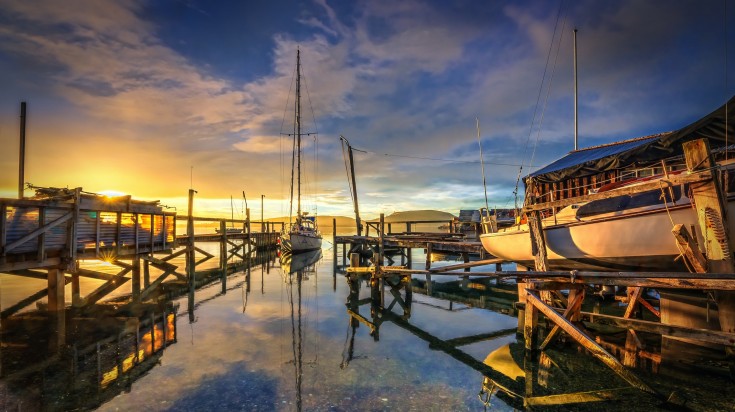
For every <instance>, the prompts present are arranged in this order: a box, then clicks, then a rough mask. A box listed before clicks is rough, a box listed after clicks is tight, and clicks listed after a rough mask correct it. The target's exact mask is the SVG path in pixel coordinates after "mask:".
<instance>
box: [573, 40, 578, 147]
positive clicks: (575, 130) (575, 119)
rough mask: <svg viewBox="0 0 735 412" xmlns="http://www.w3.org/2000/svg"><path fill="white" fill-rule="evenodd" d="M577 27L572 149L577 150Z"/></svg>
mask: <svg viewBox="0 0 735 412" xmlns="http://www.w3.org/2000/svg"><path fill="white" fill-rule="evenodd" d="M578 130H579V127H578V124H577V29H574V150H577V131H578Z"/></svg>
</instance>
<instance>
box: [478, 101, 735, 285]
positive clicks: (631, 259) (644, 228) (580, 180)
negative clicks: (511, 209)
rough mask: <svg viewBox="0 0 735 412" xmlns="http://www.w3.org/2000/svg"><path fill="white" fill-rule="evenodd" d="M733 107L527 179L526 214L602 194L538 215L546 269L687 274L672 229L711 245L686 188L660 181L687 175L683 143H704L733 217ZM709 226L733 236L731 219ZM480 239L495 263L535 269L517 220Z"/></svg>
mask: <svg viewBox="0 0 735 412" xmlns="http://www.w3.org/2000/svg"><path fill="white" fill-rule="evenodd" d="M734 106H735V98H733V99H731V100H730V101H729V102H728V104H726V105H724V106H722V107H721V108H719V109H717V110H715V111H714V112H712V113H711V114H709V115H708V116H706V117H704V118H702V119H700V120H698V121H696V122H694V123H692V124H691V125H688V126H686V127H684V128H682V129H680V130H677V131H675V132H669V133H662V134H658V135H654V136H646V137H642V138H637V139H631V140H626V141H622V142H617V143H613V144H608V145H603V146H597V147H591V148H588V149H582V150H577V151H573V152H570V153H569V154H568V155H567V156H565V157H563V158H561V159H559V160H557V161H556V162H553V163H551V164H550V165H548V166H546V167H544V168H542V169H540V170H538V171H536V172H534V173H532V174H530V175H528V176H526V177H525V178H524V184H525V185H526V200H525V203H524V208H525V209H527V210H528V209H529V207H533V206H534V205H540V204H549V205H553V202H554V201H559V200H564V199H570V198H576V197H581V196H584V195H589V194H599V195H600V196H596V198H597V199H592V200H584V199H582V198H580V201H579V202H576V203H573V204H570V205H566V206H564V207H549V208H547V209H544V210H542V211H541V218H542V220H541V228H542V233H543V236H544V240H545V244H546V253H547V261H548V265H549V269H550V270H573V269H578V270H644V271H662V270H675V271H687V267H686V265H685V262H684V260H683V259H676V258H677V257H678V256H679V255H681V253H682V252H681V251H680V250H679V247H678V243H677V241H676V238H675V237H674V236H673V235H672V228H673V226H674V225H676V224H681V225H683V227H685V228H686V229H687V230H691V231H693V233H692V236H693V237H694V238H696V240H697V244H698V245H704V242H705V241H708V240H711V239H707V238H706V236H704V235H703V234H702V232H701V230H700V228H699V224H698V217H697V212H696V211H695V209H694V208H693V202H692V200H691V198H690V188H689V185H688V184H681V185H678V186H670V185H668V184H666V183H665V182H667V181H668V179H670V178H671V177H674V176H676V175H683V174H685V171H686V169H687V167H686V164H685V162H684V156H683V149H682V144H683V143H685V142H688V141H692V140H695V139H698V138H706V140H707V142H708V144H709V145H710V147H712V148H713V150H712V155H713V157H714V160H715V162H716V163H717V166H716V168H715V170H716V171H717V173H716V175H717V177H718V178H719V182H720V186H721V189H722V191H723V193H724V194H725V195H726V199H727V202H726V203H727V207H726V210H727V212H726V215H729V216H733V217H735V162H733V159H730V157H733V156H732V153H731V152H732V151H733V147H726V142H727V136H728V135H729V136H732V135H733V130H732V129H733V124H734V123H735V116H733V112H734V111H735V109H733V107H734ZM726 111H727V113H726ZM726 125H728V126H727V128H729V129H730V130H726ZM656 181H658V182H660V183H661V184H660V185H659V187H658V188H653V190H646V191H636V187H637V186H641V185H644V184H646V183H651V182H656ZM648 187H649V189H650V185H649V186H648ZM536 209H537V210H538V208H536ZM715 220H716V221H715ZM708 224H710V225H712V226H713V227H714V232H715V233H722V232H725V231H728V230H729V233H733V234H735V225H734V224H735V218H731V219H728V222H727V227H725V226H724V225H723V223H722V222H721V221H720V220H719V219H713V220H712V221H711V222H708ZM489 226H491V225H484V227H486V228H487V227H489ZM480 240H481V241H482V244H483V247H484V248H485V250H486V251H487V252H489V253H490V254H492V255H494V256H496V257H498V258H502V259H506V260H508V261H513V262H516V263H518V264H520V265H522V266H526V267H533V266H534V256H533V254H532V247H531V236H530V233H529V225H528V223H526V222H524V221H522V220H519V222H518V223H517V224H515V225H513V226H511V227H508V228H501V229H497V230H494V231H493V233H483V234H482V235H481V236H480ZM725 246H726V245H725ZM700 247H701V246H700ZM727 253H730V252H729V251H728V252H727Z"/></svg>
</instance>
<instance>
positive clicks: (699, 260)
mask: <svg viewBox="0 0 735 412" xmlns="http://www.w3.org/2000/svg"><path fill="white" fill-rule="evenodd" d="M671 233H673V234H674V237H675V238H676V243H677V244H678V245H679V250H680V251H681V253H682V255H684V258H685V259H686V260H687V262H689V265H690V266H691V267H692V269H694V272H696V273H706V272H707V259H706V258H705V257H704V255H703V254H702V252H701V251H700V250H699V247H697V244H696V243H695V242H694V238H693V237H692V236H691V235H690V234H689V231H688V230H687V228H686V226H684V225H682V224H681V223H679V224H677V225H675V226H674V228H673V229H671Z"/></svg>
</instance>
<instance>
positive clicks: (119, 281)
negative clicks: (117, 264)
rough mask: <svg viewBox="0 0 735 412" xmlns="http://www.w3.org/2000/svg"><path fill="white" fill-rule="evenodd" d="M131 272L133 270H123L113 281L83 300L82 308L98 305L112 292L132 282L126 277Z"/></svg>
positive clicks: (109, 281)
mask: <svg viewBox="0 0 735 412" xmlns="http://www.w3.org/2000/svg"><path fill="white" fill-rule="evenodd" d="M130 271H131V269H123V270H122V271H121V272H120V273H118V274H117V275H116V276H115V277H114V278H113V279H110V280H108V281H107V282H105V283H104V284H103V285H101V286H100V287H98V288H97V289H95V290H94V291H92V292H90V293H89V294H87V296H85V297H84V298H82V300H81V304H82V306H87V305H93V304H95V303H97V302H98V301H99V300H100V299H102V298H104V297H105V296H106V295H108V294H109V293H110V292H112V291H113V290H115V289H117V288H119V287H120V286H122V285H123V284H125V283H126V282H127V281H129V280H130V278H126V277H125V275H127V274H128V272H130Z"/></svg>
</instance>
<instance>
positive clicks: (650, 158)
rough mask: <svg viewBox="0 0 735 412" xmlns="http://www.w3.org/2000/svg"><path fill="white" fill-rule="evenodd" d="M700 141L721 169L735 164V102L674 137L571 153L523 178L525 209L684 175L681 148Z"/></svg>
mask: <svg viewBox="0 0 735 412" xmlns="http://www.w3.org/2000/svg"><path fill="white" fill-rule="evenodd" d="M699 138H706V139H707V140H708V143H709V145H710V148H711V150H712V154H713V156H714V157H715V160H716V161H717V162H718V163H719V164H720V165H726V164H727V165H729V164H732V163H733V161H732V160H731V158H735V145H733V144H732V143H735V97H733V98H731V99H730V101H729V102H728V103H727V104H725V105H723V106H722V107H720V108H718V109H717V110H715V111H714V112H712V113H710V114H709V115H707V116H705V117H703V118H702V119H699V120H697V121H696V122H694V123H692V124H690V125H688V126H686V127H683V128H681V129H679V130H676V131H673V132H666V133H659V134H655V135H651V136H644V137H638V138H635V139H629V140H623V141H619V142H615V143H610V144H605V145H600V146H594V147H589V148H585V149H580V150H575V151H572V152H569V154H567V155H566V156H564V157H562V158H561V159H559V160H557V161H555V162H553V163H551V164H549V165H547V166H545V167H543V168H541V169H539V170H537V171H536V172H534V173H531V174H529V175H528V176H526V177H525V178H524V179H523V182H524V184H525V186H526V199H525V205H531V204H540V203H547V202H553V201H557V200H563V199H570V198H575V197H579V196H583V195H587V194H591V193H596V192H597V191H601V190H609V189H611V188H613V187H615V186H616V185H622V184H625V183H629V182H633V181H635V180H643V179H645V178H646V177H653V176H662V175H666V174H671V173H676V172H678V171H681V170H685V169H686V164H685V162H684V156H683V151H682V144H683V143H684V142H687V141H690V140H695V139H699ZM723 170H724V171H723ZM723 170H721V171H719V172H718V173H719V174H720V179H721V182H722V187H723V188H724V189H725V191H726V192H728V193H733V194H735V168H730V167H726V168H725V169H723ZM624 182H625V183H624ZM549 211H551V209H550V210H549ZM557 211H558V209H557V210H553V212H557Z"/></svg>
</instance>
